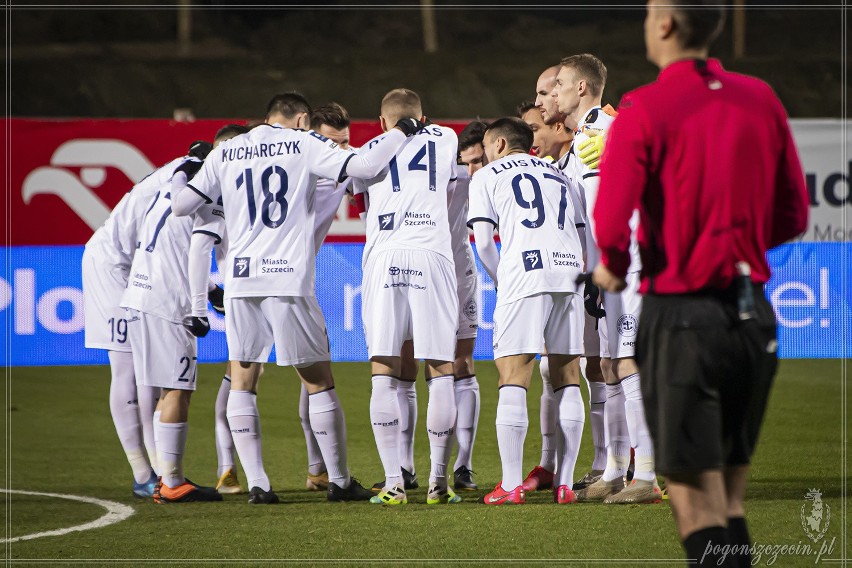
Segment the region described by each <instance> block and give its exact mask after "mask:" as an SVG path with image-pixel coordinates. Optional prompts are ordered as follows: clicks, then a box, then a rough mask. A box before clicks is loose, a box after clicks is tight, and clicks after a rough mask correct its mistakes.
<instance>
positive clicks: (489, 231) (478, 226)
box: [471, 220, 500, 288]
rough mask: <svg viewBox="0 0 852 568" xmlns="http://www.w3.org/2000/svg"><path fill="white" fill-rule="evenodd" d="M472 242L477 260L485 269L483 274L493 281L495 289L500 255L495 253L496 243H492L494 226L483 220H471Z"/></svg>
mask: <svg viewBox="0 0 852 568" xmlns="http://www.w3.org/2000/svg"><path fill="white" fill-rule="evenodd" d="M471 222H472V223H473V240H474V241H476V252H477V253H479V260H480V262H482V266H483V267H484V268H485V272H487V273H488V276H490V277H491V280H493V281H494V287H495V288H496V287H497V266H498V265H499V264H500V253H499V252H497V243H495V242H494V228H495V227H494V225H492V224H491V222H489V221H485V220H472V221H471Z"/></svg>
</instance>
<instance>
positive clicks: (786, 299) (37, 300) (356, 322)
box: [0, 242, 852, 366]
mask: <svg viewBox="0 0 852 568" xmlns="http://www.w3.org/2000/svg"><path fill="white" fill-rule="evenodd" d="M363 247H364V245H363V244H358V243H353V244H326V245H324V246H323V247H322V249H321V251H320V254H319V256H318V257H317V297H318V299H319V303H320V306H322V309H323V312H324V313H325V317H326V324H327V326H328V335H329V340H330V342H331V351H332V357H333V359H334V360H335V361H365V360H366V359H367V347H366V344H365V343H364V332H363V327H362V323H361V322H362V320H361V253H362V251H363ZM850 250H852V244H850V243H840V242H837V243H795V244H788V245H784V246H781V247H778V248H777V249H775V250H773V251H771V252H770V254H769V261H770V264H771V266H772V271H773V277H772V280H771V281H770V282H769V283H768V285H767V287H766V294H767V297H768V298H769V299H770V300H771V302H772V304H773V306H774V307H775V312H776V315H777V317H778V343H779V355H780V356H781V357H784V358H836V357H848V356H849V355H850V351H849V343H850V342H852V317H850V313H852V310H850V308H852V290H850V280H851V279H850V276H852V269H850V264H849V261H850V260H852V259H850ZM82 255H83V247H82V246H44V247H0V262H2V265H3V266H4V267H5V268H6V270H5V273H4V274H3V276H2V277H0V328H2V330H3V331H2V335H3V338H4V341H3V343H4V346H7V347H8V349H4V357H3V359H4V364H5V365H12V366H17V365H86V364H104V363H107V357H106V352H104V351H101V350H97V349H86V348H85V347H83V292H82V278H81V273H80V261H81V258H82ZM477 262H478V261H477ZM479 274H480V276H479V278H480V282H479V284H480V288H479V290H480V298H479V302H478V304H479V307H480V321H479V331H480V333H479V337H478V338H477V341H476V350H475V352H474V354H475V356H476V358H478V359H489V358H491V356H492V351H491V339H492V329H493V325H494V324H493V320H492V316H493V312H494V302H495V299H496V296H495V292H494V285H493V284H492V282H491V280H490V278H488V276H486V275H485V273H484V271H483V270H482V269H481V266H480V271H479ZM210 323H211V328H212V331H211V333H210V334H208V336H207V337H205V338H204V339H201V340H199V342H198V343H199V360H201V361H202V362H214V361H224V360H225V359H226V358H227V355H226V346H225V334H224V328H225V322H224V318H222V317H221V316H218V315H216V314H215V313H214V312H212V311H211V313H210Z"/></svg>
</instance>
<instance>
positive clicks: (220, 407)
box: [213, 362, 243, 495]
mask: <svg viewBox="0 0 852 568" xmlns="http://www.w3.org/2000/svg"><path fill="white" fill-rule="evenodd" d="M225 365H226V366H225V376H224V377H222V383H221V384H220V385H219V392H218V393H217V394H216V403H215V405H214V415H213V416H214V423H215V434H216V458H217V463H218V466H217V469H216V478H217V479H218V480H219V481H218V482H217V483H216V491H218V492H219V493H222V494H223V495H224V494H228V495H231V494H236V493H242V491H243V488H242V487H240V481H239V479H238V478H237V466H236V461H235V459H236V456H235V455H234V437H233V436H232V435H231V427H230V426H229V425H228V398H229V396H230V394H231V364H230V362H229V363H226V364H225Z"/></svg>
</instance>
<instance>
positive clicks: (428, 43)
mask: <svg viewBox="0 0 852 568" xmlns="http://www.w3.org/2000/svg"><path fill="white" fill-rule="evenodd" d="M420 16H421V18H422V19H423V45H424V47H425V48H426V53H435V52H436V51H438V34H437V32H436V31H435V6H434V5H433V4H432V0H420Z"/></svg>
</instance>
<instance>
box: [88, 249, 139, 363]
mask: <svg viewBox="0 0 852 568" xmlns="http://www.w3.org/2000/svg"><path fill="white" fill-rule="evenodd" d="M82 264H83V318H84V321H85V334H84V335H85V345H86V347H89V348H90V349H108V350H110V351H123V352H125V353H129V352H130V341H129V340H128V338H127V313H126V312H125V310H124V308H122V307H120V304H121V297H122V295H123V294H124V289H125V288H126V287H127V274H125V272H124V271H123V270H121V269H120V268H119V267H117V266H112V265H108V264H106V263H104V262H100V261H99V260H98V254H97V251H92V250H91V249H89V248H86V249H85V250H84V251H83V263H82Z"/></svg>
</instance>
